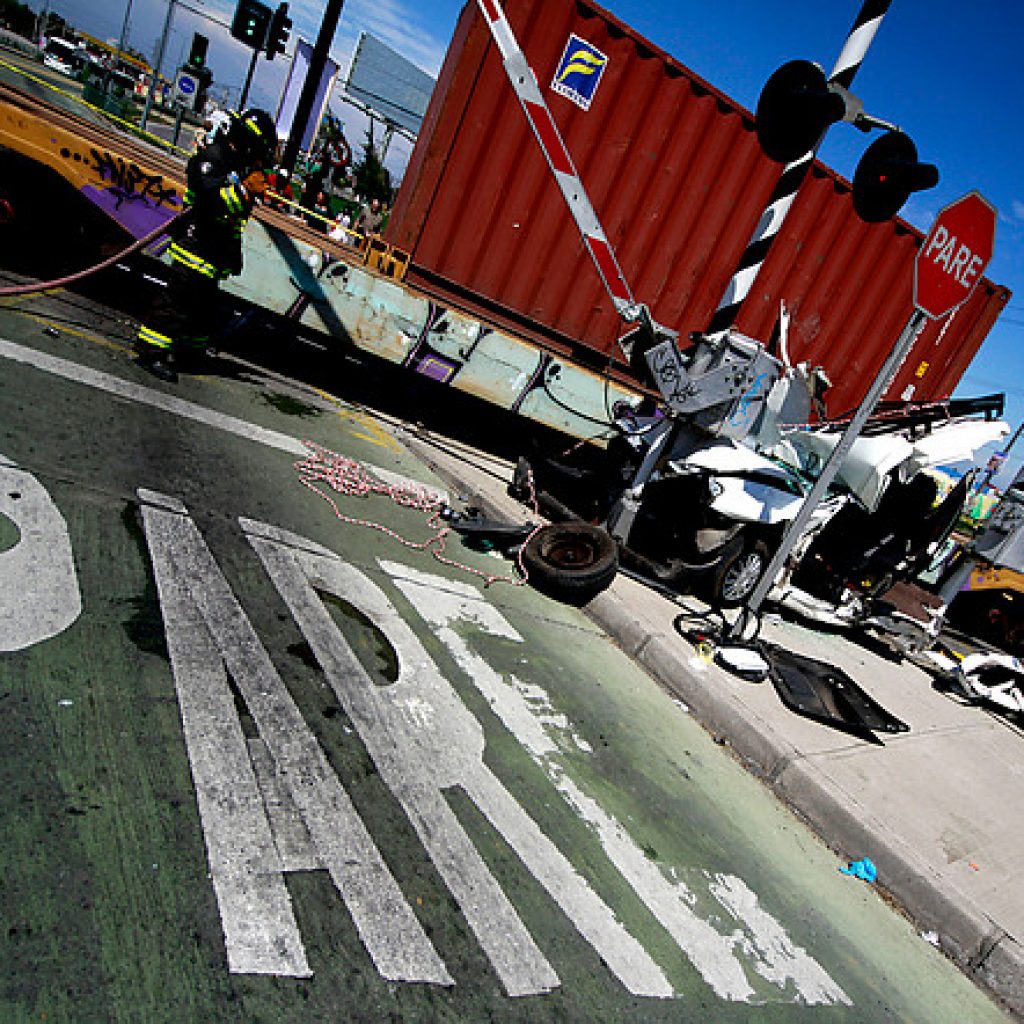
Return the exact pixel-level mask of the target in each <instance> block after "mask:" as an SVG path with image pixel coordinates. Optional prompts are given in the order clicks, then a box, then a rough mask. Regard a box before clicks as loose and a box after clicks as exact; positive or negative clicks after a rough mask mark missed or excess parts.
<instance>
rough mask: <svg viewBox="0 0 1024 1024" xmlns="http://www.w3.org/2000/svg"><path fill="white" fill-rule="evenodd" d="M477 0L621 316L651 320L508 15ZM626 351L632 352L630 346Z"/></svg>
mask: <svg viewBox="0 0 1024 1024" xmlns="http://www.w3.org/2000/svg"><path fill="white" fill-rule="evenodd" d="M477 2H478V4H479V7H480V10H481V11H482V12H483V15H484V19H485V20H486V22H487V26H488V28H489V29H490V30H491V35H492V36H493V38H494V42H495V45H496V46H497V47H498V52H499V53H500V54H501V59H502V63H503V65H504V67H505V73H506V74H507V75H508V80H509V82H510V83H511V85H512V89H513V90H514V91H515V94H516V97H517V98H518V99H519V103H520V105H521V106H522V108H523V113H524V114H526V119H527V120H528V121H529V122H530V127H531V128H532V129H533V134H534V135H535V136H536V139H537V142H538V143H539V144H540V148H541V150H542V151H543V153H544V157H545V159H546V160H547V162H548V166H549V167H550V168H551V173H552V174H554V176H555V180H556V181H557V182H558V187H559V188H560V189H561V190H562V195H563V197H564V198H565V202H566V204H567V205H568V207H569V212H570V213H571V214H572V216H573V219H574V220H575V221H576V226H577V227H578V228H579V230H580V234H581V235H582V236H583V241H584V244H585V245H586V247H587V251H588V252H589V253H590V258H591V259H592V260H593V262H594V266H595V267H597V272H598V274H600V275H601V280H602V282H603V283H604V286H605V289H606V290H607V292H608V294H609V296H610V297H611V300H612V303H613V304H614V306H615V309H616V310H617V312H618V313H619V315H620V316H621V317H622V318H623V320H626V321H629V322H634V321H642V320H643V319H644V317H645V316H646V319H647V321H648V322H650V315H649V314H648V313H647V310H646V307H644V306H643V305H642V304H640V303H638V302H637V301H636V300H635V299H634V298H633V293H632V291H631V290H630V287H629V282H628V281H627V280H626V277H625V275H624V274H623V272H622V267H620V266H619V261H618V259H617V258H616V256H615V251H614V250H613V249H612V247H611V244H610V243H609V241H608V238H607V236H606V235H605V233H604V229H603V228H602V227H601V222H600V221H599V220H598V219H597V214H596V213H595V212H594V207H593V206H592V205H591V202H590V198H589V196H588V195H587V191H586V189H585V188H584V187H583V182H582V181H581V180H580V176H579V173H578V172H577V170H576V166H575V164H574V163H573V162H572V157H571V156H570V155H569V151H568V149H566V147H565V142H564V141H563V140H562V136H561V134H560V133H559V131H558V127H557V126H556V125H555V121H554V118H553V117H552V116H551V111H550V110H549V109H548V106H547V103H546V102H545V101H544V97H543V95H542V93H541V91H540V88H539V86H538V85H537V78H536V76H535V75H534V73H533V70H532V69H531V68H530V65H529V63H528V62H527V60H526V54H524V53H523V51H522V48H521V47H520V45H519V41H518V40H517V39H516V37H515V34H514V33H513V31H512V26H511V25H509V23H508V19H507V18H506V17H505V12H504V10H503V9H502V6H501V4H500V3H499V2H498V0H477ZM626 355H627V356H628V355H629V353H628V351H627V352H626Z"/></svg>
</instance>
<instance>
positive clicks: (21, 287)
mask: <svg viewBox="0 0 1024 1024" xmlns="http://www.w3.org/2000/svg"><path fill="white" fill-rule="evenodd" d="M185 212H186V211H184V210H182V211H181V212H180V213H176V214H175V215H174V216H173V217H171V218H170V219H169V220H166V221H164V222H163V224H161V225H160V226H159V227H156V228H154V229H153V230H152V231H150V232H149V234H148V235H144V236H143V237H142V238H140V239H138V240H137V241H135V242H132V244H131V245H129V246H128V248H127V249H123V250H122V251H121V252H118V253H115V254H114V255H113V256H110V257H108V258H107V259H105V260H104V261H103V262H102V263H97V264H96V265H95V266H93V267H86V269H85V270H78V271H76V272H75V273H73V274H68V275H67V276H66V277H58V278H55V279H54V280H53V281H36V282H35V283H33V284H17V285H8V286H6V287H4V288H0V298H6V297H8V296H12V295H35V294H38V293H39V292H48V291H50V290H52V289H54V288H66V287H67V286H68V285H69V284H73V283H74V282H75V281H81V280H82V279H83V278H86V277H90V276H91V275H92V274H98V273H99V272H100V271H101V270H106V269H107V268H108V267H111V266H113V265H114V264H115V263H117V261H118V260H123V259H124V258H125V257H126V256H130V255H131V254H132V253H134V252H138V251H139V249H143V248H145V247H146V246H147V245H149V244H150V243H151V242H155V241H156V240H157V239H158V238H159V237H160V236H161V235H165V234H167V232H168V230H169V229H170V227H171V225H172V224H174V223H175V222H176V221H177V220H178V219H179V218H180V217H181V216H183V214H184V213H185Z"/></svg>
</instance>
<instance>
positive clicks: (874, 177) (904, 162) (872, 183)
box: [853, 131, 939, 224]
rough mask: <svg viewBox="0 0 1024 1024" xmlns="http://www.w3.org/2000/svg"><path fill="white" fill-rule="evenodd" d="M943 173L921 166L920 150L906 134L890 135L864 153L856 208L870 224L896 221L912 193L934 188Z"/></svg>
mask: <svg viewBox="0 0 1024 1024" xmlns="http://www.w3.org/2000/svg"><path fill="white" fill-rule="evenodd" d="M938 183H939V170H938V168H937V167H935V166H934V165H933V164H922V163H918V160H917V147H916V146H915V145H914V143H913V142H911V140H910V137H909V136H907V135H904V134H903V132H898V131H891V132H886V133H885V135H883V136H882V137H881V138H879V139H876V140H875V141H874V142H872V143H871V145H870V146H868V148H867V149H866V150H865V151H864V155H863V156H862V157H861V158H860V163H859V164H857V170H856V171H855V172H854V175H853V208H854V209H855V210H856V211H857V213H858V214H859V215H860V217H861V219H862V220H866V221H867V222H868V223H869V224H878V223H880V222H881V221H885V220H888V219H889V218H890V217H894V216H895V215H896V214H897V213H898V212H899V209H900V207H901V206H903V204H904V203H905V202H906V201H907V200H908V199H909V198H910V193H911V192H920V191H921V190H922V189H926V188H934V187H935V186H936V185H937V184H938Z"/></svg>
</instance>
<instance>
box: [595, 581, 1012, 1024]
mask: <svg viewBox="0 0 1024 1024" xmlns="http://www.w3.org/2000/svg"><path fill="white" fill-rule="evenodd" d="M584 611H585V612H586V613H587V614H588V615H589V616H590V618H592V619H593V620H594V621H595V622H596V623H597V624H598V625H599V626H600V627H601V628H602V629H603V630H604V631H605V632H606V633H608V635H609V636H611V637H612V638H613V639H615V640H616V641H617V642H618V643H619V644H620V646H621V647H622V648H623V650H624V651H625V652H626V653H627V654H629V655H630V656H631V657H632V658H633V659H634V660H635V661H637V662H638V663H639V664H641V665H642V666H643V667H644V668H645V669H646V670H647V672H648V673H649V674H650V675H651V676H652V677H653V678H655V679H656V680H657V681H658V682H659V683H660V684H661V685H662V686H664V687H665V688H666V689H667V690H668V691H669V692H670V693H674V694H676V695H677V696H678V697H679V698H680V699H681V700H683V701H684V702H685V703H686V704H687V705H688V706H689V708H690V710H691V712H692V713H693V715H694V717H695V718H696V719H697V720H698V721H699V722H700V723H701V724H702V725H703V726H704V727H705V728H706V729H707V730H708V731H709V732H710V733H711V734H712V735H713V736H715V737H716V738H718V739H721V740H724V741H726V742H727V743H728V744H729V746H730V747H731V748H732V749H733V750H734V751H735V753H736V754H737V756H738V757H739V758H740V759H741V760H743V761H744V762H745V763H746V764H747V766H748V767H750V768H751V769H753V770H754V771H755V772H756V773H757V774H758V775H760V776H761V777H762V778H763V779H764V781H765V783H766V784H767V785H768V786H769V787H770V788H771V790H772V791H773V792H774V793H775V794H776V795H777V796H778V797H779V798H780V799H781V800H782V801H783V802H785V803H786V805H787V806H789V807H790V808H791V809H792V810H794V811H795V812H796V813H797V814H798V815H799V816H800V817H801V818H802V819H803V820H804V821H806V822H807V823H808V824H809V825H810V826H811V828H813V829H814V831H815V832H816V833H817V834H818V835H819V837H821V838H822V840H823V841H824V842H825V843H826V844H827V845H828V846H829V847H830V848H831V849H833V850H836V851H837V852H838V853H839V854H840V855H842V856H845V857H849V858H851V859H854V858H859V857H861V856H863V852H864V851H865V850H870V851H871V857H872V859H873V860H874V861H875V863H876V865H877V866H878V870H879V875H880V877H881V878H883V879H884V889H885V890H886V891H887V892H888V893H890V894H891V895H892V896H893V897H894V898H895V900H896V901H897V903H898V904H899V905H900V906H901V907H902V908H903V910H904V911H905V912H906V913H907V915H908V916H909V917H910V918H911V919H912V920H913V921H914V923H915V925H916V926H917V927H918V928H920V930H921V931H922V932H927V931H934V932H936V933H937V934H938V935H939V937H940V946H941V948H942V950H943V951H944V952H945V953H946V954H947V955H948V956H949V957H950V958H951V959H952V960H953V961H954V962H955V963H956V964H957V965H958V966H959V967H960V968H961V970H963V971H964V972H965V973H966V974H968V975H969V976H970V977H972V978H973V979H974V980H975V981H976V982H977V983H978V984H980V985H982V986H983V987H984V988H986V989H987V990H988V991H990V992H991V993H993V994H994V995H996V996H997V997H999V998H1000V999H1002V1000H1003V1001H1004V1002H1005V1003H1006V1004H1007V1006H1008V1007H1009V1009H1010V1010H1011V1011H1012V1012H1013V1013H1014V1014H1015V1015H1016V1016H1017V1017H1018V1018H1020V1019H1024V946H1022V945H1021V944H1020V943H1019V942H1017V941H1016V940H1015V939H1014V938H1013V937H1011V936H1009V935H1007V934H1006V933H1005V932H1004V931H1003V930H1002V929H1001V928H999V927H998V926H997V925H995V924H994V922H992V921H991V920H990V919H989V918H988V917H987V915H985V914H984V913H982V912H981V911H980V910H979V909H978V907H977V906H976V905H975V904H974V902H973V901H972V900H971V899H969V898H968V897H967V896H965V895H964V894H963V893H961V892H959V891H957V890H956V889H955V888H954V887H953V886H951V885H950V884H949V883H948V882H946V881H944V880H942V879H939V878H937V877H936V876H935V874H934V872H933V871H932V870H931V868H930V867H929V866H928V865H927V864H926V863H924V862H923V861H922V860H921V859H920V858H919V857H917V856H916V855H915V854H914V851H913V850H912V849H911V848H909V847H908V846H907V845H906V844H904V843H902V842H901V841H900V840H899V838H898V837H896V836H894V835H893V834H892V832H891V831H890V830H888V829H887V828H885V827H884V826H883V825H882V824H881V823H880V822H878V821H877V819H875V818H874V817H873V815H872V814H871V813H870V811H869V810H868V809H867V808H865V807H864V806H863V805H862V804H860V803H859V801H858V800H857V798H856V795H855V794H851V793H850V792H848V791H847V790H846V789H844V788H843V787H842V786H840V785H838V784H837V783H836V781H835V780H834V779H832V778H831V776H829V775H828V773H827V772H826V771H825V770H824V769H823V768H822V767H821V766H820V765H817V764H814V763H813V762H810V761H809V760H808V759H807V758H805V757H803V756H802V755H801V754H800V752H799V751H798V750H797V749H796V748H795V747H793V746H792V745H791V744H790V743H788V742H787V741H786V740H785V739H784V738H783V737H781V736H779V735H778V733H777V732H776V731H775V730H774V729H773V728H772V727H771V725H770V724H769V723H768V722H766V721H764V720H763V718H761V717H760V716H759V715H758V714H757V712H756V711H755V710H754V709H752V708H750V707H748V706H746V705H745V704H743V702H742V699H741V698H739V697H737V696H736V694H735V693H733V692H730V691H725V690H716V689H715V688H714V687H713V686H708V685H707V683H708V680H707V679H706V678H704V677H703V676H702V675H701V674H700V673H698V672H696V671H695V670H694V669H693V667H692V666H691V665H690V664H689V659H688V658H687V656H686V654H685V652H684V651H683V650H681V649H680V646H679V645H678V644H677V643H675V642H673V640H672V639H671V638H669V637H665V636H661V635H658V634H656V633H651V632H649V631H648V630H647V629H646V627H645V626H644V625H643V623H641V622H640V621H639V620H638V619H637V618H636V617H635V616H634V615H633V614H632V613H631V612H630V610H629V608H628V607H627V606H626V604H625V602H624V601H623V600H622V599H621V598H620V597H618V596H617V595H616V594H615V593H614V592H612V591H605V593H603V594H601V595H599V596H598V597H597V598H595V599H594V600H593V601H592V602H590V604H588V605H587V606H586V608H585V609H584Z"/></svg>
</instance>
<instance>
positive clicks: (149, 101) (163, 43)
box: [139, 0, 176, 131]
mask: <svg viewBox="0 0 1024 1024" xmlns="http://www.w3.org/2000/svg"><path fill="white" fill-rule="evenodd" d="M175 2H176V0H167V17H166V18H164V28H163V31H162V32H161V33H160V42H159V43H157V47H156V58H155V59H154V61H153V80H152V81H151V82H150V83H149V91H148V92H147V93H146V104H145V106H144V107H143V108H142V117H141V118H140V120H139V128H141V129H142V131H145V130H146V122H147V121H148V120H149V114H150V111H151V110H152V109H153V97H154V96H155V95H156V86H157V81H158V80H159V78H160V65H161V64H163V62H164V51H165V50H166V49H167V37H168V36H169V35H170V34H171V21H172V19H173V18H174V4H175Z"/></svg>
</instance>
